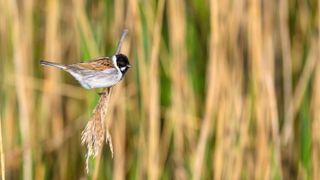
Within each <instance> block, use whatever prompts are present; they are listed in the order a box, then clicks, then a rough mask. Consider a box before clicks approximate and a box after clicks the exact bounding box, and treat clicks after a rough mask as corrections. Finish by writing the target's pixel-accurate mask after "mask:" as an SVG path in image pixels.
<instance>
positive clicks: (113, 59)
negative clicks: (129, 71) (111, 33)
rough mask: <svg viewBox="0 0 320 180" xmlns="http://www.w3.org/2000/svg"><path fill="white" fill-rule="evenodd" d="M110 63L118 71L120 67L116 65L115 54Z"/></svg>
mask: <svg viewBox="0 0 320 180" xmlns="http://www.w3.org/2000/svg"><path fill="white" fill-rule="evenodd" d="M112 63H113V65H114V67H115V68H116V69H117V71H118V72H120V69H119V67H118V65H117V57H116V55H114V56H112Z"/></svg>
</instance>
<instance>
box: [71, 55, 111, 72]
mask: <svg viewBox="0 0 320 180" xmlns="http://www.w3.org/2000/svg"><path fill="white" fill-rule="evenodd" d="M69 67H73V68H79V69H83V70H93V71H104V70H107V69H113V68H114V65H113V63H112V60H111V58H109V57H98V58H96V59H93V60H91V61H88V62H84V63H77V64H72V65H69Z"/></svg>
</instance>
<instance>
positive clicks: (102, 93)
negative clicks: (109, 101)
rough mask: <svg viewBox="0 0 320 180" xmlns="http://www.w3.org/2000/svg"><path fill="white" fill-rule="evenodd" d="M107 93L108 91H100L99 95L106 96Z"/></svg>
mask: <svg viewBox="0 0 320 180" xmlns="http://www.w3.org/2000/svg"><path fill="white" fill-rule="evenodd" d="M106 94H107V93H106V92H99V93H98V95H99V96H105V95H106Z"/></svg>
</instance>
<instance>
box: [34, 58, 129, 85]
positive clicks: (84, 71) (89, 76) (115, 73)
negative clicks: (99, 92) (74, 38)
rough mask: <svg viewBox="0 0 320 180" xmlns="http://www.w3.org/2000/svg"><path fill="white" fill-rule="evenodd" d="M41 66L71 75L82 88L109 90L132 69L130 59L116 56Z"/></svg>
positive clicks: (42, 62)
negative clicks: (57, 69)
mask: <svg viewBox="0 0 320 180" xmlns="http://www.w3.org/2000/svg"><path fill="white" fill-rule="evenodd" d="M40 64H41V65H45V66H53V67H57V68H59V69H62V70H64V71H67V72H68V73H70V74H71V75H72V76H73V77H74V78H75V79H76V80H78V81H79V82H80V84H81V86H82V87H84V88H86V89H92V88H108V87H111V86H113V85H115V84H117V83H118V82H119V81H120V80H121V79H122V78H123V77H124V75H125V73H126V72H127V70H128V69H129V68H130V67H131V65H130V63H129V60H128V57H127V56H125V55H123V54H116V55H114V56H112V57H111V58H110V57H99V58H96V59H94V60H91V61H89V62H84V63H76V64H70V65H62V64H57V63H53V62H48V61H40Z"/></svg>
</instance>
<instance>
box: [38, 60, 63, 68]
mask: <svg viewBox="0 0 320 180" xmlns="http://www.w3.org/2000/svg"><path fill="white" fill-rule="evenodd" d="M40 64H41V65H43V66H53V67H57V68H59V69H63V70H66V69H67V67H66V66H65V65H62V64H58V63H53V62H49V61H44V60H41V61H40Z"/></svg>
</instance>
